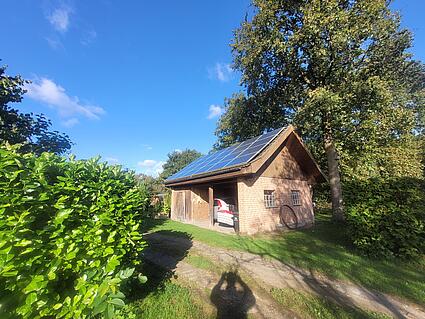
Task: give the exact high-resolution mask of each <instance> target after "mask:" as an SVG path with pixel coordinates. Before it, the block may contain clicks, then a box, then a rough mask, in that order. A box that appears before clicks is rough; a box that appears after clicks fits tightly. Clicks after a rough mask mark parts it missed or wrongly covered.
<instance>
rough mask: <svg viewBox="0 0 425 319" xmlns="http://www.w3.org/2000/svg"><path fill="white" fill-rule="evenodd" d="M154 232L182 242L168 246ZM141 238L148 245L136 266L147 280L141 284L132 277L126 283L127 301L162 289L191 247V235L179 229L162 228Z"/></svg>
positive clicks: (157, 223) (157, 222)
mask: <svg viewBox="0 0 425 319" xmlns="http://www.w3.org/2000/svg"><path fill="white" fill-rule="evenodd" d="M159 223H160V222H159V221H158V220H155V223H151V224H150V227H154V226H156V225H159ZM145 229H146V228H145ZM155 234H161V235H164V236H174V237H179V238H181V240H182V241H183V242H184V244H179V245H178V246H175V247H172V246H169V245H167V244H164V243H161V241H160V240H158V239H157V238H156V236H155ZM143 238H144V239H145V240H146V242H147V244H148V247H147V248H146V249H145V250H144V251H143V253H142V262H141V264H140V265H139V266H138V267H137V271H138V272H140V273H142V274H143V275H144V276H146V277H147V278H148V281H147V282H146V283H145V284H141V283H140V282H139V281H138V280H137V279H134V280H132V281H131V282H129V283H127V285H126V287H125V288H126V290H125V295H126V296H128V300H129V301H134V300H140V299H143V298H145V297H146V296H147V295H149V294H150V293H153V292H155V291H160V290H162V289H164V283H165V282H166V281H167V280H169V279H170V278H172V277H173V276H174V271H175V268H176V266H177V264H178V263H179V262H180V261H181V260H183V259H184V258H185V257H186V256H187V254H188V251H189V249H190V248H191V247H192V236H191V235H189V234H187V233H184V232H179V231H167V230H163V231H159V232H157V233H152V234H145V235H144V236H143Z"/></svg>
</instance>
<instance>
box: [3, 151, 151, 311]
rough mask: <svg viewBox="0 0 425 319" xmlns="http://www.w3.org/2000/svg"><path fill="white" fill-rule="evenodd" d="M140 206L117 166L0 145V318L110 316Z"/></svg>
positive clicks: (129, 269)
mask: <svg viewBox="0 0 425 319" xmlns="http://www.w3.org/2000/svg"><path fill="white" fill-rule="evenodd" d="M147 205H148V196H147V194H143V193H142V192H141V191H140V189H139V188H138V187H137V185H136V182H135V178H134V175H133V174H132V173H129V172H126V171H123V170H122V169H121V168H120V167H119V166H108V165H106V164H105V163H99V160H98V159H91V160H85V161H82V160H74V159H70V160H66V159H64V158H62V157H58V156H55V155H53V154H48V153H44V154H42V155H41V156H40V157H36V156H34V155H32V154H25V155H22V154H19V153H16V152H14V151H13V150H10V149H5V148H0V298H1V300H0V303H1V306H0V317H1V318H8V317H10V318H16V317H18V318H19V317H21V318H40V317H48V318H86V317H92V316H95V315H100V316H102V317H105V318H111V317H112V316H113V314H114V313H115V311H116V309H117V307H121V306H123V305H124V301H123V300H124V299H125V296H124V295H123V294H122V293H121V292H120V285H121V284H122V283H123V281H125V280H126V279H127V278H129V277H130V276H135V275H136V274H134V268H133V266H134V265H135V264H136V263H137V259H138V258H139V255H140V251H141V250H142V249H143V248H144V246H145V243H144V242H143V241H142V238H141V235H140V232H139V227H140V218H141V216H142V213H143V212H144V210H145V209H146V207H147ZM139 276H141V275H140V274H139ZM140 278H142V280H143V279H144V278H143V277H140Z"/></svg>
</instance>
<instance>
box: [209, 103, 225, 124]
mask: <svg viewBox="0 0 425 319" xmlns="http://www.w3.org/2000/svg"><path fill="white" fill-rule="evenodd" d="M223 113H224V108H223V107H221V106H220V105H214V104H212V105H210V109H209V113H208V116H207V118H208V119H209V120H211V119H213V118H216V117H219V116H221V115H222V114H223Z"/></svg>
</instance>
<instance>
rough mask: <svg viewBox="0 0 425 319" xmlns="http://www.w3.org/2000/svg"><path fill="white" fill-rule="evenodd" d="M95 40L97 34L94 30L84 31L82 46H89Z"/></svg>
mask: <svg viewBox="0 0 425 319" xmlns="http://www.w3.org/2000/svg"><path fill="white" fill-rule="evenodd" d="M96 38H97V32H96V31H94V30H90V31H86V32H84V34H83V38H82V39H81V44H82V45H86V46H87V45H90V44H91V43H92V42H93V41H94V40H95V39H96Z"/></svg>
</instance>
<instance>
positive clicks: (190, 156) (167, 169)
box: [160, 149, 202, 179]
mask: <svg viewBox="0 0 425 319" xmlns="http://www.w3.org/2000/svg"><path fill="white" fill-rule="evenodd" d="M201 155H202V154H201V153H199V152H198V151H196V150H190V149H186V150H183V151H173V152H171V153H168V155H167V156H168V159H167V161H166V162H165V164H164V165H163V166H162V167H163V169H164V170H163V172H162V173H161V175H160V178H161V179H167V178H168V177H170V176H171V175H173V174H175V173H177V172H178V171H180V170H181V169H183V168H184V167H185V166H187V165H189V164H190V163H191V162H193V161H194V160H196V159H197V158H199V157H201Z"/></svg>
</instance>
